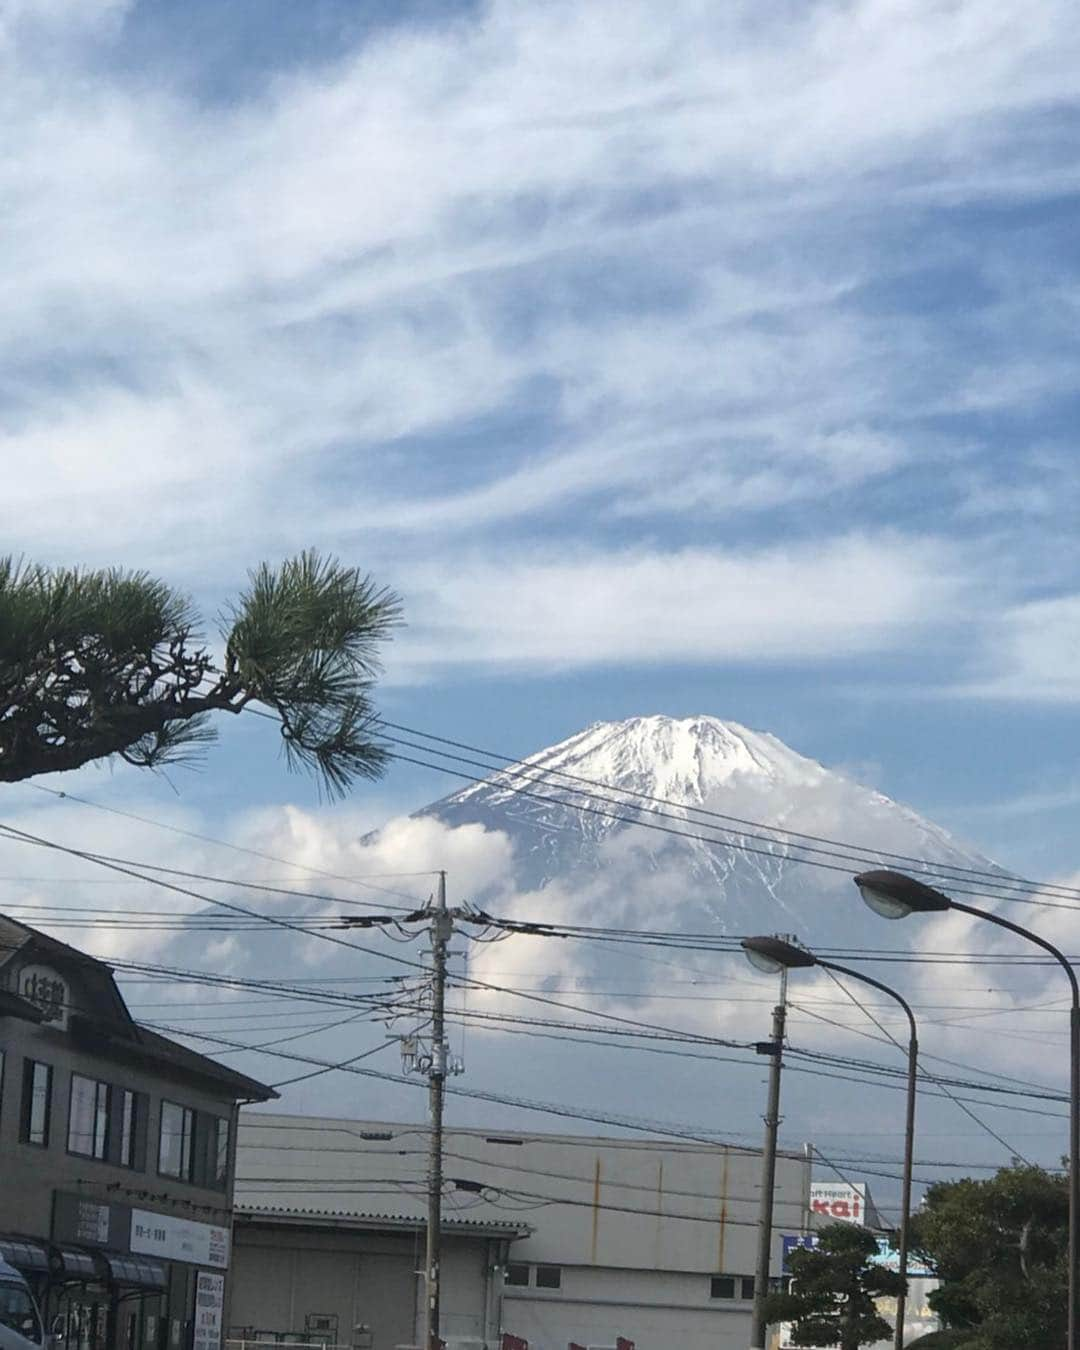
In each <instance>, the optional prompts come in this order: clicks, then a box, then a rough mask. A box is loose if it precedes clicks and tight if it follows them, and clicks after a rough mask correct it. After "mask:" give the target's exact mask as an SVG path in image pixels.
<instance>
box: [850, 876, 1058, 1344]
mask: <svg viewBox="0 0 1080 1350" xmlns="http://www.w3.org/2000/svg"><path fill="white" fill-rule="evenodd" d="M855 885H856V886H858V888H859V891H860V893H861V894H862V898H863V899H864V900H865V901H866V903H867V904H868V905H869V906H870V908H871V909H872V910H873V911H874V913H875V914H880V915H881V917H882V918H883V919H905V918H907V916H908V915H909V914H932V913H935V912H938V911H941V910H945V909H957V910H959V911H960V912H961V913H962V914H973V915H974V916H975V918H977V919H985V920H986V921H987V923H994V924H997V926H998V927H999V928H1007V929H1008V930H1009V932H1010V933H1016V934H1018V935H1019V936H1020V937H1023V938H1027V940H1028V941H1029V942H1034V943H1035V945H1036V946H1037V947H1041V948H1042V949H1043V951H1044V952H1049V954H1050V955H1051V956H1052V957H1053V958H1054V959H1055V960H1056V961H1057V962H1059V963H1060V965H1061V966H1063V967H1064V970H1065V973H1066V975H1068V977H1069V985H1070V988H1071V990H1072V1012H1071V1015H1070V1022H1069V1030H1070V1040H1069V1336H1068V1341H1067V1343H1066V1344H1067V1346H1068V1350H1080V1340H1078V1337H1080V1303H1078V1299H1080V1287H1078V1282H1077V1271H1076V1263H1077V1260H1078V1259H1080V986H1078V985H1077V980H1076V972H1075V971H1074V970H1073V968H1072V966H1071V964H1070V963H1069V960H1068V958H1067V957H1066V956H1065V955H1064V954H1063V953H1062V952H1060V951H1059V950H1058V949H1057V947H1055V946H1054V945H1053V943H1051V942H1047V940H1046V939H1045V938H1043V937H1040V936H1039V935H1038V933H1033V932H1031V930H1030V929H1028V928H1021V927H1020V925H1019V924H1016V923H1011V922H1010V921H1009V920H1008V919H1003V918H1001V916H1000V915H998V914H993V913H990V912H989V911H988V910H985V909H976V908H975V907H974V906H973V905H964V904H961V903H960V901H959V900H953V899H952V898H951V897H950V896H948V895H945V894H943V893H942V892H941V891H936V890H935V889H934V888H933V886H927V885H926V884H925V883H924V882H922V881H916V879H915V878H914V877H909V876H906V875H905V874H904V873H903V872H892V871H876V872H860V873H859V875H858V876H857V877H856V878H855Z"/></svg>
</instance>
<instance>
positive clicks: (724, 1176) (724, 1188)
mask: <svg viewBox="0 0 1080 1350" xmlns="http://www.w3.org/2000/svg"><path fill="white" fill-rule="evenodd" d="M728 1162H729V1155H728V1151H727V1149H724V1158H723V1162H722V1163H721V1164H720V1226H719V1231H718V1233H717V1241H716V1269H717V1271H719V1272H722V1271H723V1269H724V1244H725V1242H726V1241H727V1221H728Z"/></svg>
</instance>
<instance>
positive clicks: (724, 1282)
mask: <svg viewBox="0 0 1080 1350" xmlns="http://www.w3.org/2000/svg"><path fill="white" fill-rule="evenodd" d="M709 1297H710V1298H734V1297H735V1276H734V1275H714V1276H713V1277H712V1286H711V1288H710V1289H709Z"/></svg>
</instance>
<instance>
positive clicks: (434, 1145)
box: [424, 872, 454, 1350]
mask: <svg viewBox="0 0 1080 1350" xmlns="http://www.w3.org/2000/svg"><path fill="white" fill-rule="evenodd" d="M453 929H454V920H453V917H452V915H451V914H450V912H449V911H448V910H447V908H446V873H445V872H440V873H439V888H438V893H437V897H436V901H435V904H434V906H433V909H432V919H431V1008H432V1016H431V1067H430V1069H429V1070H428V1105H429V1112H430V1117H431V1152H430V1159H429V1163H428V1222H427V1255H426V1261H425V1266H424V1281H425V1287H426V1294H427V1298H426V1317H425V1326H424V1350H441V1346H442V1338H441V1336H440V1331H439V1279H440V1269H439V1268H440V1265H441V1262H442V1187H443V1089H444V1088H445V1086H446V1074H447V1045H446V954H447V947H448V946H449V943H450V935H451V933H452V932H453Z"/></svg>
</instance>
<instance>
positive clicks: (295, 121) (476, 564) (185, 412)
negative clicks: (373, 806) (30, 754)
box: [0, 0, 1080, 871]
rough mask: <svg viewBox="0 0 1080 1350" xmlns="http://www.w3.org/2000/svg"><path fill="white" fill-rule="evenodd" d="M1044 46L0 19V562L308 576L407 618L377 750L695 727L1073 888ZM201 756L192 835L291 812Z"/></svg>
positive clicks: (925, 32)
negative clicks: (788, 747)
mask: <svg viewBox="0 0 1080 1350" xmlns="http://www.w3.org/2000/svg"><path fill="white" fill-rule="evenodd" d="M1076 44H1077V38H1076V34H1075V25H1074V23H1073V22H1072V16H1071V14H1070V9H1069V7H1068V6H1067V5H1065V4H1064V3H1059V2H1058V0H1042V2H1041V3H1040V4H1038V5H1037V6H1035V7H1034V8H1033V9H1032V7H1030V6H1022V5H1020V4H1019V3H1007V2H1006V3H999V4H996V5H994V6H992V7H987V6H985V5H978V4H973V3H948V4H946V3H942V2H940V0H920V2H919V3H917V4H914V5H911V4H904V5H898V4H895V3H891V2H889V0H850V3H844V4H841V3H829V4H807V5H798V6H791V5H773V6H765V7H762V6H760V5H756V4H754V5H750V4H738V3H732V4H729V5H726V6H723V7H717V6H715V5H711V4H703V3H699V2H698V0H676V3H673V4H670V5H667V6H664V7H663V9H662V11H660V10H658V9H657V7H656V6H654V5H651V4H645V3H634V2H633V0H630V3H627V2H626V0H620V3H608V2H607V0H593V3H589V4H586V5H580V4H569V3H565V4H564V3H552V4H547V5H536V4H524V3H514V2H512V0H498V2H497V3H492V4H486V5H482V4H463V5H460V6H450V5H446V4H440V5H436V4H433V3H426V0H416V3H410V4H395V5H385V4H372V5H355V4H347V3H333V0H315V2H313V3H311V4H305V5H303V6H297V5H292V4H287V3H280V2H278V3H275V2H274V0H262V3H258V2H257V0H246V2H245V3H237V4H230V5H228V6H221V5H218V4H211V3H208V2H207V0H199V2H198V3H194V2H192V3H184V4H179V3H172V2H171V0H156V2H155V3H150V2H148V0H144V2H143V3H135V2H134V0H78V3H74V0H50V2H49V3H47V4H25V3H19V2H18V0H16V2H14V3H8V4H7V5H6V6H5V7H4V9H3V11H2V17H0V58H2V59H3V61H4V63H5V66H6V73H5V79H4V93H3V99H4V103H5V106H4V122H5V126H6V129H7V137H6V139H7V144H8V154H7V155H6V157H5V163H4V168H3V197H4V201H5V209H4V213H3V221H2V224H0V228H2V230H3V234H4V253H5V257H6V258H7V260H8V266H7V268H6V275H5V282H4V313H5V323H4V328H3V334H4V336H3V348H4V350H3V356H4V360H3V363H2V365H3V370H4V372H5V373H4V376H3V377H2V378H0V437H2V438H3V443H4V445H3V449H4V458H5V461H6V463H7V465H8V469H9V477H8V490H7V491H6V493H5V500H4V502H3V503H0V511H2V512H3V533H4V538H5V542H6V545H7V546H8V547H10V548H12V549H13V550H16V551H24V552H25V553H27V554H29V555H32V556H34V557H38V558H41V559H43V560H46V561H55V562H60V561H64V562H68V561H80V562H86V563H95V564H97V563H105V562H122V563H126V564H130V565H132V566H145V567H149V568H151V569H153V570H155V571H157V572H159V573H161V574H162V575H163V576H166V577H168V578H170V579H171V580H173V581H175V582H176V583H178V584H179V585H182V586H186V587H188V588H190V589H191V590H192V591H193V592H194V593H195V594H196V595H197V596H198V597H199V598H200V599H201V600H202V601H203V602H204V603H205V604H206V606H207V608H208V609H209V610H210V611H211V612H213V610H214V609H215V608H216V607H217V605H219V604H220V603H221V601H222V600H223V599H224V598H226V597H227V596H228V595H229V594H230V593H231V592H233V591H235V589H236V587H237V585H238V584H239V583H240V582H241V580H242V578H243V574H244V570H245V568H246V567H247V566H248V565H249V564H251V563H253V562H255V561H257V560H259V559H261V558H274V557H278V556H281V555H282V554H284V553H286V552H288V551H290V550H293V549H296V548H298V547H302V546H305V545H308V544H315V545H316V546H318V547H320V548H323V549H326V550H334V551H336V552H338V553H339V554H340V555H341V556H342V557H345V558H347V559H349V560H350V561H354V562H356V563H358V564H360V565H362V566H364V567H366V568H370V569H371V570H372V571H373V572H374V573H375V575H376V576H377V577H378V578H379V579H380V580H382V581H385V582H387V583H389V584H391V585H393V586H394V587H396V588H397V589H398V590H399V591H400V592H401V593H402V595H403V596H404V598H405V604H406V613H407V616H408V619H409V627H408V629H407V631H406V633H405V634H404V635H403V637H402V639H401V641H400V642H399V643H398V644H397V646H396V648H395V651H394V654H393V656H392V659H391V661H390V665H389V670H388V679H387V683H386V687H385V692H384V695H383V699H384V704H385V706H386V707H388V708H389V709H391V710H392V711H393V712H394V713H395V714H396V715H398V716H400V717H402V718H403V719H405V720H410V721H416V722H419V723H422V724H423V725H425V726H429V727H432V728H434V729H438V730H443V731H450V732H455V731H462V732H464V733H466V734H467V735H469V736H475V735H478V734H481V733H482V738H483V740H484V742H485V743H488V744H493V745H495V746H497V747H499V748H506V749H508V750H510V751H526V750H529V749H532V748H536V747H538V746H539V745H542V744H544V743H546V742H548V741H550V740H552V739H556V738H558V737H560V736H562V735H564V734H566V733H568V732H570V731H572V730H574V729H576V728H577V727H579V726H581V725H582V724H584V723H587V722H588V721H590V720H593V719H596V718H603V717H609V716H619V715H623V714H627V713H631V712H639V711H640V712H644V711H670V712H691V711H709V712H714V713H717V714H719V715H721V716H726V717H733V718H736V719H741V720H743V721H746V722H749V723H751V724H753V725H756V726H759V727H764V728H768V729H771V730H773V731H775V732H777V733H778V734H780V735H781V736H783V737H785V738H787V739H789V740H790V741H791V742H792V743H793V744H795V745H796V746H797V747H798V748H800V749H801V750H804V751H806V752H808V753H811V754H813V755H815V756H818V757H819V758H822V759H823V760H825V761H826V762H828V763H830V764H845V765H849V766H861V771H862V772H864V773H866V774H867V775H870V776H872V777H873V778H874V780H875V781H876V782H877V783H878V784H879V785H880V786H881V787H882V788H884V789H885V790H886V791H889V792H893V793H895V794H897V795H899V796H901V797H904V798H907V799H909V800H912V801H913V802H914V803H916V804H917V805H919V806H921V807H924V808H927V809H930V810H932V811H934V812H935V814H936V815H937V816H938V817H939V818H941V819H944V820H945V822H946V823H950V824H953V825H954V826H956V827H957V828H959V829H960V830H961V831H962V832H964V833H966V834H968V835H969V836H971V837H974V838H975V839H976V840H977V841H978V842H980V843H982V844H983V845H984V847H987V848H996V850H997V851H998V852H999V853H1000V852H1004V853H1005V854H1006V855H1007V856H1008V859H1009V860H1010V861H1011V862H1014V863H1015V864H1016V865H1020V866H1024V867H1027V868H1034V869H1036V870H1043V871H1046V870H1051V869H1061V868H1067V867H1069V866H1070V864H1071V862H1072V859H1071V857H1070V856H1069V853H1068V848H1067V844H1066V843H1064V842H1063V841H1062V834H1063V830H1062V827H1063V825H1066V824H1067V823H1068V822H1069V821H1070V820H1071V819H1072V815H1071V812H1072V811H1073V809H1074V805H1073V798H1075V797H1076V796H1077V795H1078V789H1080V783H1078V780H1077V776H1076V773H1075V770H1074V755H1073V747H1074V745H1075V734H1076V731H1077V729H1078V717H1077V700H1078V697H1080V678H1078V677H1077V675H1076V669H1075V661H1074V660H1073V653H1074V652H1075V650H1076V643H1077V638H1078V637H1080V578H1078V569H1077V558H1076V548H1075V542H1074V533H1075V521H1076V519H1077V505H1078V496H1080V493H1078V489H1077V474H1076V468H1075V458H1076V455H1075V448H1074V440H1073V438H1074V427H1075V424H1076V404H1077V394H1076V381H1075V370H1076V366H1077V361H1076V358H1077V350H1076V348H1077V332H1078V326H1077V323H1076V310H1077V295H1078V291H1077V284H1078V257H1077V246H1076V230H1075V219H1076V193H1077V189H1078V185H1080V179H1078V168H1080V166H1078V163H1077V151H1076V145H1077V141H1076V136H1075V131H1076V121H1077V105H1076V97H1075V78H1074V72H1075V62H1076V56H1077V52H1076ZM234 745H235V748H236V749H237V751H238V753H239V755H240V758H241V759H243V760H244V761H245V763H244V764H239V765H237V766H236V772H235V773H234V766H233V764H232V762H231V761H230V760H228V759H226V758H225V757H223V755H221V754H219V755H218V756H217V757H215V758H214V759H213V760H212V761H211V775H212V778H213V779H214V780H215V783H214V786H211V785H210V784H209V783H208V782H204V783H201V784H200V783H199V782H198V781H197V780H192V779H185V780H184V792H185V796H186V797H188V798H190V799H192V800H194V801H198V800H200V799H201V798H202V795H203V794H204V793H210V794H212V796H213V798H214V800H217V799H218V797H219V795H220V794H224V795H225V796H226V797H229V795H230V787H229V784H233V785H235V793H234V794H233V800H234V802H235V803H236V804H238V805H239V804H242V803H243V801H244V800H245V796H244V794H245V793H251V792H255V794H256V795H257V796H261V797H263V798H265V799H267V800H269V799H278V800H280V799H283V798H287V797H288V796H289V795H291V794H295V793H297V792H301V793H302V792H303V789H302V788H300V787H298V786H297V785H296V784H294V783H291V782H289V781H288V780H285V779H284V778H283V777H281V776H280V775H274V774H271V775H269V776H268V775H267V773H266V766H265V764H263V763H262V762H261V754H260V752H259V750H258V748H253V749H251V750H250V751H249V741H248V739H247V738H239V739H238V740H236V741H235V742H234ZM251 756H255V757H256V759H255V760H253V762H252V764H251V766H250V771H248V772H245V769H246V768H247V765H246V761H247V760H248V759H249V758H250V757H251ZM413 786H414V785H413V784H412V783H411V782H410V784H409V788H408V791H412V790H413ZM147 790H148V791H151V792H153V791H154V790H155V789H153V788H149V789H147ZM402 791H403V793H404V794H405V795H407V793H405V789H402ZM415 791H416V793H417V795H418V798H419V799H422V798H423V797H424V796H425V795H429V792H428V786H427V785H423V784H416V785H415ZM1044 799H1046V800H1049V801H1051V802H1056V803H1062V802H1064V803H1067V805H1066V806H1064V807H1061V806H1059V807H1057V808H1056V809H1050V808H1047V807H1046V800H1044ZM1040 801H1041V802H1042V806H1041V807H1039V802H1040ZM1035 808H1038V809H1035ZM1063 811H1064V812H1065V814H1062V812H1063Z"/></svg>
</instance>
